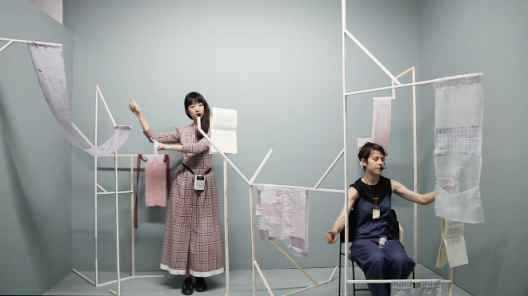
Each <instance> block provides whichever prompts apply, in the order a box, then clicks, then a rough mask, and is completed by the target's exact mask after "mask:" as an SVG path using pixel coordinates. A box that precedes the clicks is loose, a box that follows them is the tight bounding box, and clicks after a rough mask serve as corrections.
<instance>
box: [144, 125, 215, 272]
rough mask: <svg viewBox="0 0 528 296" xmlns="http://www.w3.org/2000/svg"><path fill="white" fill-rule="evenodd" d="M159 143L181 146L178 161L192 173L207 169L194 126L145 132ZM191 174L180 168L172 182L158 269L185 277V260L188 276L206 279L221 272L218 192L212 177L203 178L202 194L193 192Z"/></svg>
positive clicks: (202, 145)
mask: <svg viewBox="0 0 528 296" xmlns="http://www.w3.org/2000/svg"><path fill="white" fill-rule="evenodd" d="M145 135H146V136H147V137H148V138H149V139H151V138H152V139H154V140H157V141H158V142H160V143H181V144H182V146H183V151H182V161H183V163H185V164H186V165H187V166H188V167H189V168H191V169H192V170H193V171H194V173H195V174H200V175H201V174H204V173H205V172H206V171H207V170H208V169H209V168H210V167H211V159H212V155H211V154H209V153H208V148H209V141H207V139H205V138H202V139H201V140H199V141H197V139H196V127H195V126H193V125H188V126H185V127H176V128H175V129H174V130H173V131H170V132H164V133H159V134H157V133H155V132H154V131H152V129H150V130H148V131H146V132H145ZM193 183H194V175H193V174H192V173H191V172H189V171H188V170H186V169H185V168H184V167H183V166H180V167H179V168H178V170H177V171H176V173H175V175H174V179H173V180H172V187H171V191H170V197H169V202H168V205H167V218H166V221H165V234H164V238H163V248H162V254H161V264H160V268H161V269H163V270H167V271H168V272H169V273H171V274H185V266H186V263H187V259H188V258H189V270H190V273H191V274H192V275H194V276H198V277H209V276H213V275H216V274H220V273H222V272H223V271H224V257H223V252H222V239H221V236H220V218H219V213H218V193H217V190H216V182H215V179H214V174H213V172H212V171H211V172H210V173H208V174H207V175H206V188H205V190H204V191H195V190H194V186H193Z"/></svg>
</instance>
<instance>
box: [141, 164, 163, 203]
mask: <svg viewBox="0 0 528 296" xmlns="http://www.w3.org/2000/svg"><path fill="white" fill-rule="evenodd" d="M146 156H147V163H146V164H145V204H146V206H147V207H153V206H160V207H164V206H166V205H167V175H166V171H165V162H164V158H165V157H164V155H146Z"/></svg>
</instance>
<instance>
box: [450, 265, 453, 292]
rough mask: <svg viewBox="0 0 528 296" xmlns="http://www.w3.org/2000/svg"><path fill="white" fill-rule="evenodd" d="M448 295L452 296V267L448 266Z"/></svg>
mask: <svg viewBox="0 0 528 296" xmlns="http://www.w3.org/2000/svg"><path fill="white" fill-rule="evenodd" d="M449 296H453V268H452V267H449Z"/></svg>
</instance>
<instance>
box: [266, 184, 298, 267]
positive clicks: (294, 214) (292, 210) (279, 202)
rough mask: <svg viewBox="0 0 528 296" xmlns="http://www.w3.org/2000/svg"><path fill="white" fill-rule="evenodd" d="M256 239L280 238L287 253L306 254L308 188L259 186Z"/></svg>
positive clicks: (294, 254)
mask: <svg viewBox="0 0 528 296" xmlns="http://www.w3.org/2000/svg"><path fill="white" fill-rule="evenodd" d="M256 215H257V217H258V224H259V229H260V230H259V238H260V239H262V240H280V241H283V242H284V243H286V244H287V246H288V248H289V249H290V254H292V255H293V256H297V257H302V258H305V257H307V256H308V191H307V190H303V189H297V188H290V187H284V186H258V202H257V213H256Z"/></svg>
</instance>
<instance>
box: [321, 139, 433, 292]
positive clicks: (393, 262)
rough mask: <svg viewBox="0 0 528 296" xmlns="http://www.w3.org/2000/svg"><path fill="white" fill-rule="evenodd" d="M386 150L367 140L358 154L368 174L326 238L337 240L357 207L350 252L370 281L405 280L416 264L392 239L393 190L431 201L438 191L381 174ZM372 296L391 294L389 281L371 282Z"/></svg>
mask: <svg viewBox="0 0 528 296" xmlns="http://www.w3.org/2000/svg"><path fill="white" fill-rule="evenodd" d="M385 155H386V154H385V150H384V149H383V147H382V146H380V145H378V144H375V143H366V144H365V145H364V146H363V147H362V148H361V150H360V151H359V153H358V158H359V160H360V162H361V165H362V166H363V170H364V171H365V175H364V176H363V177H362V178H360V179H358V180H357V181H356V182H355V183H354V184H352V185H350V188H349V189H348V209H345V208H344V207H343V210H342V211H341V214H339V217H338V218H337V220H336V221H335V223H334V226H333V227H332V230H330V231H328V232H327V233H326V236H325V238H326V241H327V242H328V243H331V244H333V243H335V242H336V240H337V234H338V233H339V232H341V230H342V229H343V228H344V226H345V215H348V213H350V209H351V208H352V207H354V211H356V212H355V217H356V221H355V225H356V229H355V237H354V239H353V241H352V245H351V246H350V253H351V255H352V256H353V257H354V258H355V260H356V261H357V262H358V263H359V264H360V265H361V268H362V270H363V272H364V273H365V278H366V279H367V280H375V279H406V278H408V277H409V275H410V274H411V272H412V270H413V267H414V260H413V259H411V258H409V257H408V256H407V254H405V250H404V249H403V246H402V244H401V243H400V241H398V240H389V232H390V231H389V230H390V229H391V221H392V219H393V218H392V213H391V196H392V193H396V194H397V195H399V196H401V197H403V198H404V199H406V200H409V201H412V202H415V203H419V204H423V205H426V204H429V203H431V202H433V201H434V199H435V192H434V191H431V192H429V193H427V194H419V193H416V192H413V191H411V190H409V189H408V188H407V187H405V186H404V185H403V184H401V183H400V182H398V181H395V180H391V179H387V178H385V177H383V176H381V172H382V171H383V169H384V166H385ZM368 286H369V290H370V292H371V294H372V295H376V296H385V295H387V296H388V295H389V294H390V284H369V285H368Z"/></svg>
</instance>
